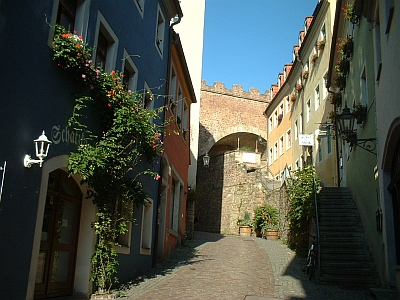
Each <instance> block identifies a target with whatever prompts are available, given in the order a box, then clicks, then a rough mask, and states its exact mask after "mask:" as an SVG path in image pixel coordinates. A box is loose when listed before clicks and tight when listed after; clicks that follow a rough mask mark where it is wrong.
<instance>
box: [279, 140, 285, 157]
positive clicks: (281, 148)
mask: <svg viewBox="0 0 400 300" xmlns="http://www.w3.org/2000/svg"><path fill="white" fill-rule="evenodd" d="M284 152H285V151H284V148H283V136H281V137H280V138H279V155H282V154H283V153H284Z"/></svg>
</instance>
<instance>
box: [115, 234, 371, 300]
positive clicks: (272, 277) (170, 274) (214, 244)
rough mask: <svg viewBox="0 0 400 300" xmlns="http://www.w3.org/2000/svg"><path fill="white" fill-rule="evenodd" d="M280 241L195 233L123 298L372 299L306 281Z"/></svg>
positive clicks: (297, 262) (359, 292)
mask: <svg viewBox="0 0 400 300" xmlns="http://www.w3.org/2000/svg"><path fill="white" fill-rule="evenodd" d="M303 265H304V262H303V260H302V259H299V258H297V257H296V256H295V254H294V252H293V251H291V250H290V249H288V248H287V247H286V246H285V245H284V244H283V243H281V242H280V241H269V240H265V239H261V238H255V237H240V236H223V235H219V234H211V233H203V232H196V233H195V239H194V240H190V241H187V246H186V247H183V248H180V249H177V251H176V253H174V255H172V256H171V257H170V258H169V259H168V260H167V261H165V262H163V263H162V264H160V265H158V266H157V267H156V268H154V269H152V270H151V271H150V272H149V273H147V274H146V275H144V276H143V277H140V278H138V279H137V280H135V281H132V282H131V283H130V284H129V285H127V286H126V287H125V289H123V290H121V296H125V297H126V298H125V299H129V300H133V299H153V300H155V299H247V300H258V299H260V300H261V299H324V300H328V299H360V300H361V299H373V298H372V297H371V296H370V294H369V292H368V291H366V290H355V289H344V288H341V287H336V286H329V285H319V284H316V283H315V282H310V281H309V280H308V278H307V276H306V274H304V273H303V271H302V268H303Z"/></svg>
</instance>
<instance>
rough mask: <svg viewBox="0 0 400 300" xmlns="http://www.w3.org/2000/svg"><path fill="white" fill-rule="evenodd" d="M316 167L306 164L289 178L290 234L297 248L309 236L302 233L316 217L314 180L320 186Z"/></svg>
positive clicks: (287, 190)
mask: <svg viewBox="0 0 400 300" xmlns="http://www.w3.org/2000/svg"><path fill="white" fill-rule="evenodd" d="M316 176H317V175H316V172H315V169H314V167H312V166H305V167H304V168H303V169H301V170H300V169H299V170H296V171H294V173H293V176H292V177H289V178H288V179H287V188H286V192H287V195H288V198H289V211H288V214H287V218H288V221H289V230H290V235H291V236H292V237H293V240H294V241H295V245H292V246H293V247H295V248H297V249H298V248H301V247H303V246H304V245H302V243H303V241H306V239H307V238H308V236H304V237H302V233H303V232H305V231H308V230H309V225H310V221H311V219H312V218H313V217H315V205H314V192H315V189H314V180H315V185H316V186H319V180H318V178H316Z"/></svg>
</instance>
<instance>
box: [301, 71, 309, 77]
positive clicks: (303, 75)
mask: <svg viewBox="0 0 400 300" xmlns="http://www.w3.org/2000/svg"><path fill="white" fill-rule="evenodd" d="M309 75H310V72H309V71H308V70H306V71H304V72H303V74H301V77H303V79H308V76H309Z"/></svg>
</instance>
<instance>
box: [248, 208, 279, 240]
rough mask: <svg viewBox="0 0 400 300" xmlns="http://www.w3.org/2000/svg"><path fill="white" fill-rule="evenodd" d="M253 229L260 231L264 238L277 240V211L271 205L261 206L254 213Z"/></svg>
mask: <svg viewBox="0 0 400 300" xmlns="http://www.w3.org/2000/svg"><path fill="white" fill-rule="evenodd" d="M253 228H254V230H255V231H256V232H257V231H258V230H259V231H261V234H262V236H263V237H264V238H267V239H273V240H276V239H278V232H279V210H278V209H277V208H275V207H273V206H271V205H267V204H266V205H262V206H259V207H257V208H256V210H255V211H254V222H253Z"/></svg>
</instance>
